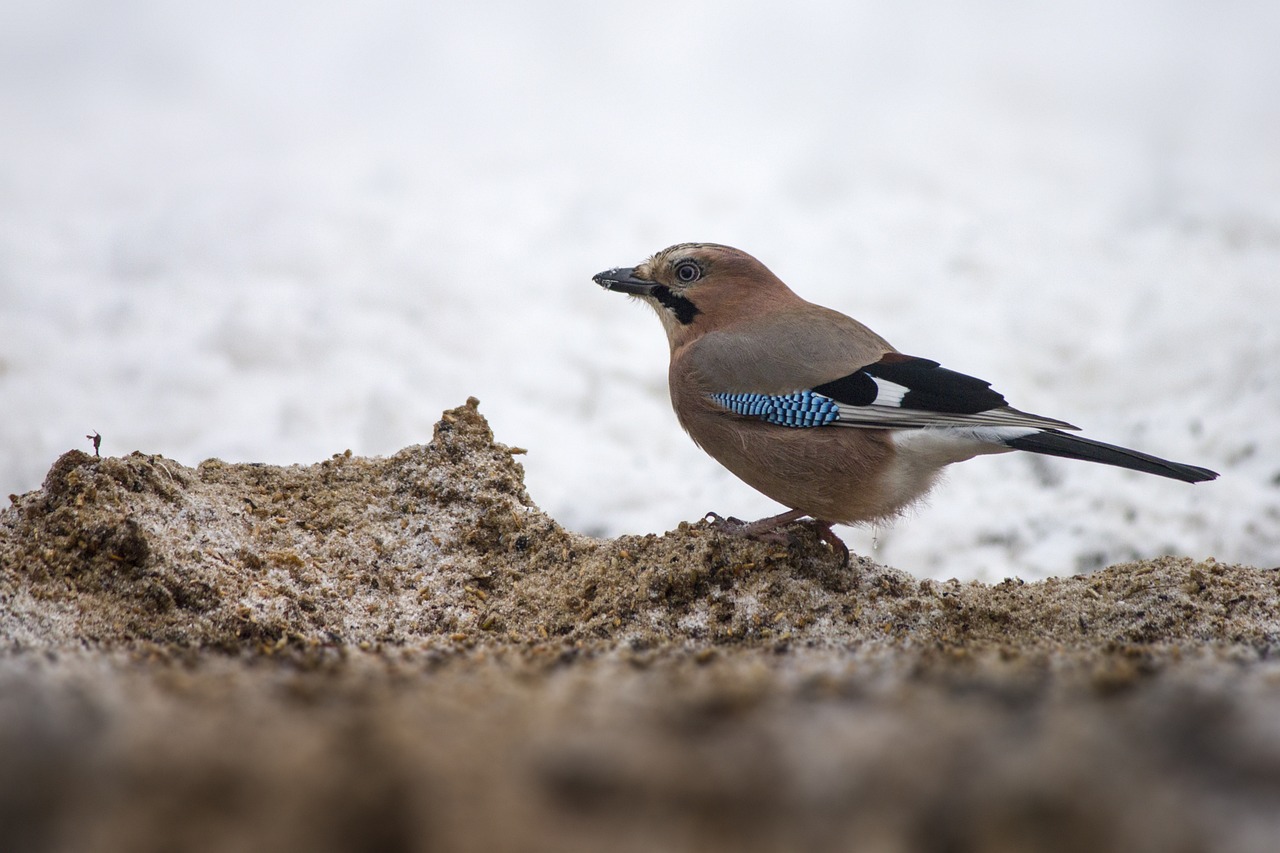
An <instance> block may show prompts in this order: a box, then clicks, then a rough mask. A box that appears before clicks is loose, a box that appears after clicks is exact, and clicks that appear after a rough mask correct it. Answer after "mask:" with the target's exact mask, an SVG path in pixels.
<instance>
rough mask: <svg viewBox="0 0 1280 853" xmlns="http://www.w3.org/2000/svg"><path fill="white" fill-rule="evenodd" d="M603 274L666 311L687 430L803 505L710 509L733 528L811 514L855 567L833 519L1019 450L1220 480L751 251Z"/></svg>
mask: <svg viewBox="0 0 1280 853" xmlns="http://www.w3.org/2000/svg"><path fill="white" fill-rule="evenodd" d="M593 281H595V283H596V284H598V285H600V286H601V287H603V288H605V289H606V290H610V291H615V292H618V293H624V294H628V295H630V296H632V297H635V298H638V299H639V300H641V301H643V302H646V303H648V304H649V305H650V306H652V308H653V309H654V310H655V311H656V312H657V314H658V319H659V320H660V321H661V322H662V327H663V329H664V330H665V331H666V334H667V342H668V344H669V345H670V356H671V359H670V364H669V366H668V373H667V380H668V388H669V392H670V397H671V405H672V408H673V409H674V410H675V414H676V418H677V420H678V421H679V423H680V425H681V426H682V427H683V428H684V430H685V431H686V432H687V433H688V434H689V436H690V437H691V438H692V439H693V441H694V442H695V443H696V444H697V445H698V446H699V447H701V448H702V449H703V450H704V451H706V452H707V453H708V454H709V455H710V456H711V457H713V458H714V459H715V460H716V461H718V462H719V463H720V464H721V465H723V466H724V467H725V468H727V469H729V471H730V472H732V473H733V474H734V475H736V476H737V477H738V478H739V479H741V480H743V481H744V482H745V483H747V484H748V485H750V486H751V487H753V488H755V489H756V490H757V491H759V492H761V493H763V494H764V495H766V496H768V497H769V498H772V499H773V500H775V501H777V502H778V503H780V504H782V505H783V506H785V507H787V508H788V509H787V511H786V512H783V513H780V514H778V515H774V516H770V517H768V518H763V519H760V520H758V521H754V522H749V523H748V522H743V521H740V520H739V519H736V518H732V517H728V518H725V517H722V516H719V515H718V514H716V513H714V512H712V513H707V516H706V517H707V519H708V520H710V521H711V522H713V523H714V524H717V525H718V526H720V527H721V528H723V529H725V530H727V531H730V532H734V533H739V534H742V535H747V536H754V537H757V538H768V537H769V536H770V535H773V536H779V535H781V534H780V533H779V531H780V529H781V528H783V527H785V526H787V525H790V524H792V523H793V522H797V521H802V520H804V519H808V520H809V521H808V523H811V524H812V525H814V527H815V528H816V531H817V533H818V535H819V536H820V537H821V539H822V540H823V541H824V542H826V543H827V544H828V545H830V546H831V548H832V550H833V551H836V552H838V553H841V554H842V555H843V559H844V563H845V564H846V565H847V563H848V559H849V551H848V548H847V547H846V546H845V544H844V543H843V542H842V541H841V540H840V538H839V537H838V536H837V535H836V534H835V533H834V531H833V530H832V526H833V525H835V524H846V525H857V524H863V523H877V522H880V521H883V520H887V519H892V518H894V517H897V516H899V515H901V514H902V513H903V512H904V511H905V510H906V509H907V508H908V507H910V506H911V505H912V504H914V503H915V502H916V501H919V500H920V499H922V498H923V497H925V496H926V495H927V494H928V493H929V491H930V490H931V489H932V488H933V486H934V485H935V483H936V482H937V480H938V475H939V473H940V472H941V471H942V470H943V469H944V468H945V467H946V466H948V465H951V464H953V463H955V462H962V461H964V460H967V459H971V458H973V457H975V456H980V455H984V454H991V453H1006V452H1011V451H1014V450H1021V451H1029V452H1031V453H1038V454H1045V455H1048V456H1058V457H1064V458H1067V459H1080V460H1085V461H1089V462H1100V463H1102V464H1104V465H1114V466H1117V467H1120V468H1128V469H1131V470H1134V471H1142V472H1145V473H1148V474H1155V475H1157V476H1161V477H1168V478H1170V479H1174V480H1181V481H1183V482H1187V483H1197V482H1203V481H1206V480H1213V479H1215V478H1217V476H1218V474H1217V473H1216V472H1214V471H1210V470H1209V469H1207V468H1201V467H1198V466H1195V465H1186V464H1183V463H1180V462H1171V461H1169V460H1167V459H1161V458H1159V457H1157V456H1152V455H1150V454H1147V453H1143V452H1141V451H1138V450H1130V449H1128V448H1124V447H1118V446H1116V445H1112V444H1104V443H1103V442H1100V441H1094V440H1093V439H1088V438H1083V437H1081V436H1077V435H1072V434H1071V433H1072V432H1075V431H1078V429H1079V428H1078V427H1076V426H1073V425H1072V424H1070V423H1067V422H1066V421H1062V420H1057V419H1056V418H1049V417H1044V416H1042V415H1035V414H1031V413H1029V412H1024V411H1020V410H1018V409H1015V408H1013V407H1011V406H1010V405H1009V404H1008V403H1007V402H1006V401H1005V398H1004V396H1003V395H1002V394H1000V393H999V392H997V391H995V390H994V389H992V387H991V383H989V382H986V381H984V380H982V379H978V378H975V377H973V376H968V375H966V374H963V373H958V372H956V371H953V370H949V369H947V368H945V367H943V366H942V365H941V364H940V363H939V362H937V361H932V360H930V359H927V358H921V357H918V356H911V355H906V354H903V353H901V352H899V351H898V350H896V349H895V348H894V347H893V346H892V345H891V344H890V343H889V342H888V341H886V340H885V339H884V338H882V337H881V336H880V335H878V334H876V333H875V332H873V331H872V330H871V329H869V328H867V327H866V326H865V325H863V324H862V323H860V322H858V321H857V320H855V319H853V318H852V317H848V316H846V315H845V314H842V313H840V312H838V311H835V310H833V309H831V308H825V307H823V306H821V305H817V304H814V303H812V302H809V301H807V300H805V299H803V298H802V297H800V296H799V295H798V294H796V293H795V292H794V291H793V290H792V289H791V288H790V287H788V286H787V285H786V284H784V283H783V281H782V280H781V279H780V278H778V277H777V276H776V275H774V274H773V272H771V271H770V270H769V268H768V267H766V266H765V265H764V264H763V263H761V262H760V261H758V260H756V258H754V257H752V256H751V255H749V254H747V253H746V252H744V251H741V250H739V249H734V248H732V247H729V246H724V245H720V244H717V243H679V244H677V245H674V246H670V247H668V248H666V249H663V250H662V251H660V252H658V253H656V254H654V255H653V256H651V257H650V258H649V259H648V260H646V261H644V262H643V263H641V264H639V265H638V266H635V267H615V268H613V269H609V270H606V271H604V272H602V273H598V274H597V275H595V276H593Z"/></svg>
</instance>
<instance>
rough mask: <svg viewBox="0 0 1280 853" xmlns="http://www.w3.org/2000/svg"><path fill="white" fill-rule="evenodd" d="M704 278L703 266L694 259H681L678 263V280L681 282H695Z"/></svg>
mask: <svg viewBox="0 0 1280 853" xmlns="http://www.w3.org/2000/svg"><path fill="white" fill-rule="evenodd" d="M700 278H702V267H700V266H698V265H697V264H696V263H695V262H693V261H681V262H680V263H678V264H676V280H677V281H679V282H680V283H681V284H693V283H694V282H695V281H697V280H698V279H700Z"/></svg>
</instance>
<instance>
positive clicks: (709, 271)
mask: <svg viewBox="0 0 1280 853" xmlns="http://www.w3.org/2000/svg"><path fill="white" fill-rule="evenodd" d="M593 280H594V281H595V283H596V284H598V285H600V286H601V287H603V288H605V289H606V290H614V291H617V292H619V293H626V294H630V295H631V296H635V297H638V298H640V299H642V300H644V301H645V302H647V303H649V304H650V305H651V306H652V307H653V309H654V310H655V311H657V312H658V318H659V319H661V320H662V326H663V328H665V329H666V331H667V337H668V339H669V340H670V342H671V347H672V349H673V350H674V349H675V348H676V347H678V346H680V345H681V344H683V343H687V342H688V341H690V340H692V339H694V338H696V337H698V336H699V335H702V334H705V333H706V332H709V331H712V330H713V329H716V328H721V327H724V326H727V325H731V324H732V323H734V322H736V321H738V320H740V319H743V318H747V317H750V316H751V315H752V314H753V313H755V312H759V311H764V310H767V309H768V308H769V306H770V304H771V303H772V304H774V305H776V304H779V303H780V302H781V303H785V302H787V301H789V300H792V299H799V297H797V296H796V295H795V294H794V293H792V292H791V290H790V289H789V288H788V287H787V286H786V285H785V284H783V283H782V281H780V280H779V279H778V277H777V276H775V275H774V274H773V273H772V272H770V271H769V268H768V267H766V266H765V265H764V264H762V263H760V262H759V261H757V260H756V259H755V258H753V257H751V256H750V255H748V254H747V253H746V252H743V251H740V250H738V249H733V248H730V247H728V246H721V245H718V244H716V243H680V244H677V245H675V246H671V247H669V248H666V249H663V250H662V251H661V252H658V253H657V254H655V255H654V256H653V257H651V258H649V259H648V260H647V261H645V262H644V263H642V264H640V265H639V266H635V267H616V268H614V269H611V270H606V271H604V272H602V273H599V274H598V275H596V276H594V277H593Z"/></svg>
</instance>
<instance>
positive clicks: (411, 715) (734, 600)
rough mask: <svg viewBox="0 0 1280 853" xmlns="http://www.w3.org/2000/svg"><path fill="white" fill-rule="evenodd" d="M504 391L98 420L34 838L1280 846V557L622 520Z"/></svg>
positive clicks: (19, 689)
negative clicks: (329, 443)
mask: <svg viewBox="0 0 1280 853" xmlns="http://www.w3.org/2000/svg"><path fill="white" fill-rule="evenodd" d="M519 454H520V451H519V449H518V448H510V447H507V446H504V445H502V444H498V443H495V442H494V439H493V435H492V433H491V431H490V429H489V427H488V425H487V423H486V422H485V420H484V418H483V417H482V416H481V415H480V414H479V412H478V409H477V406H476V402H475V401H474V400H471V401H468V403H467V405H465V406H462V407H459V408H457V409H453V410H451V411H449V412H446V413H445V414H444V416H443V419H442V420H441V421H440V423H439V424H437V426H436V431H435V436H434V438H433V440H432V442H431V443H430V444H428V445H425V446H418V447H411V448H407V449H405V450H403V451H401V452H400V453H397V454H396V455H394V456H391V457H388V458H360V457H353V456H350V455H349V454H339V455H336V456H334V457H333V458H331V459H329V460H327V461H325V462H322V463H319V464H315V465H310V466H290V467H275V466H267V465H249V464H238V465H231V464H226V463H223V462H220V461H218V460H210V461H207V462H204V463H202V464H201V465H199V466H197V467H195V468H190V467H186V466H184V465H182V464H179V463H177V462H175V461H173V460H170V459H165V458H162V457H159V456H147V455H143V454H137V453H135V454H132V455H130V456H127V457H123V458H102V459H97V458H94V457H93V456H90V455H88V454H86V453H82V452H79V451H71V452H69V453H67V454H65V455H64V456H62V457H61V458H60V459H58V460H57V462H56V463H55V464H54V465H53V467H52V468H51V470H50V471H49V474H48V476H47V478H46V480H45V483H44V485H43V487H42V488H41V489H39V490H37V491H33V492H30V493H28V494H26V495H23V496H15V497H14V498H13V499H12V505H11V506H10V507H8V508H7V509H6V510H4V512H3V514H0V648H2V649H3V651H2V653H0V756H4V759H3V760H2V761H0V837H2V838H4V839H6V840H7V844H8V845H9V846H7V847H6V849H12V850H21V851H28V850H31V851H43V850H51V851H54V850H56V851H64V850H65V851H73V850H74V851H151V850H155V851H161V850H165V851H168V850H199V851H205V850H208V851H221V850H228V851H230V850H247V851H255V850H263V851H266V850H272V851H282V850H308V851H327V850H379V851H399V850H442V849H449V850H470V849H476V850H480V849H484V850H602V849H614V850H657V849H661V850H717V849H721V850H801V849H803V850H821V849H860V850H888V851H896V850H938V851H955V850H992V851H1005V850H1009V851H1014V850H1030V849H1039V850H1064V851H1065V850H1095V851H1097V850H1102V851H1106V850H1124V851H1147V850H1150V851H1180V850H1186V851H1195V850H1215V851H1216V850H1233V851H1234V850H1238V851H1253V850H1258V851H1264V850H1274V849H1275V847H1276V842H1275V839H1277V838H1280V666H1277V665H1276V664H1275V663H1274V662H1272V660H1271V656H1272V652H1273V650H1275V649H1276V647H1277V638H1278V637H1280V572H1277V571H1276V570H1274V569H1272V568H1270V567H1266V568H1251V567H1246V566H1236V565H1225V564H1220V563H1217V562H1214V561H1212V560H1209V561H1205V562H1194V561H1191V560H1187V559H1179V558H1175V557H1169V558H1164V559H1160V560H1155V561H1147V562H1135V563H1127V564H1122V565H1116V566H1111V567H1109V568H1106V569H1103V570H1101V571H1098V572H1096V573H1093V574H1090V575H1084V576H1073V577H1062V578H1052V579H1048V580H1045V581H1041V582H1036V583H1020V582H1016V581H1006V582H1005V583H1002V584H998V585H994V586H992V585H985V584H980V583H977V582H970V583H958V582H949V583H939V582H936V581H931V580H923V581H920V580H916V579H914V578H912V577H911V576H909V575H907V574H905V573H903V572H900V571H897V570H895V569H892V568H889V567H886V566H882V565H878V564H876V563H874V562H871V561H870V560H867V559H864V558H859V557H854V559H853V561H852V563H851V564H850V565H849V566H848V567H842V566H841V565H840V561H839V560H838V558H837V557H836V556H835V555H834V554H833V553H832V552H831V551H830V550H829V549H827V548H826V547H825V546H824V545H823V544H822V543H821V542H820V541H819V540H818V539H817V537H816V536H815V535H813V533H812V531H809V530H807V529H805V528H803V527H797V528H795V531H796V532H795V536H794V537H793V540H792V542H791V544H790V545H778V544H765V543H758V542H752V541H743V540H738V539H733V538H727V537H725V536H723V535H721V534H719V533H717V532H716V531H714V530H712V529H710V528H708V527H707V526H706V525H704V524H695V525H681V526H680V527H679V529H676V530H673V531H670V532H668V533H667V534H665V535H663V536H653V535H649V536H624V537H620V538H618V539H613V540H597V539H590V538H587V537H583V536H578V535H575V534H571V533H569V532H566V531H565V530H564V529H563V528H561V527H560V526H559V525H558V524H557V523H556V522H555V521H554V520H553V519H551V518H549V517H548V516H547V515H546V514H544V513H543V512H542V511H541V510H539V509H538V507H537V506H536V505H535V504H534V502H533V501H532V500H531V499H530V497H529V495H528V494H527V493H526V491H525V489H524V483H523V471H522V469H521V466H520V465H519V464H518V463H517V461H516V458H517V457H518V456H519Z"/></svg>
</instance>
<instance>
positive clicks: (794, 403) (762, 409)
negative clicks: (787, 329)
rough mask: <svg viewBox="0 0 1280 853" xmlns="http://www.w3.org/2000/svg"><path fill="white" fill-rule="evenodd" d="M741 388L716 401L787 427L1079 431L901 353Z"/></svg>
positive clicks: (968, 378) (962, 376)
mask: <svg viewBox="0 0 1280 853" xmlns="http://www.w3.org/2000/svg"><path fill="white" fill-rule="evenodd" d="M827 375H828V376H829V375H830V374H829V373H828V374H827ZM742 387H743V386H742V385H740V384H737V383H734V384H732V385H730V386H729V388H732V389H735V390H729V389H726V390H725V391H714V392H712V394H711V398H712V399H713V400H714V401H715V402H716V403H718V404H719V405H721V406H723V407H724V408H726V409H728V410H729V411H732V412H735V413H736V414H739V415H745V416H749V417H757V418H760V419H761V420H765V421H768V422H770V423H775V424H778V425H780V426H792V427H811V426H843V427H860V428H863V429H919V428H924V427H948V426H967V427H975V426H1000V427H1021V428H1028V429H1078V427H1074V426H1072V425H1071V424H1069V423H1066V422H1065V421H1060V420H1056V419H1054V418H1046V417H1042V416H1041V415H1033V414H1030V413H1029V412H1022V411H1019V410H1017V409H1015V408H1012V407H1011V406H1009V405H1008V403H1006V402H1005V399H1004V397H1003V396H1002V395H1001V394H1000V393H999V392H997V391H993V390H992V389H991V383H989V382H985V381H983V380H981V379H977V378H975V377H972V376H966V375H965V374H963V373H957V372H955V371H954V370H947V369H946V368H944V367H942V366H940V365H939V364H938V362H936V361H930V360H929V359H926V358H916V357H914V356H908V355H902V354H901V353H897V352H890V353H886V354H884V355H883V356H881V357H880V358H879V359H878V360H876V361H874V362H871V363H869V364H865V365H864V366H862V367H860V368H858V369H856V370H853V371H851V372H849V373H847V374H844V375H842V376H839V377H838V378H836V379H830V380H826V381H821V382H812V383H806V384H805V386H804V387H801V388H799V389H798V390H791V391H787V392H781V393H768V392H761V391H759V390H750V391H745V390H737V389H741V388H742ZM794 387H795V386H793V389H794Z"/></svg>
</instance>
